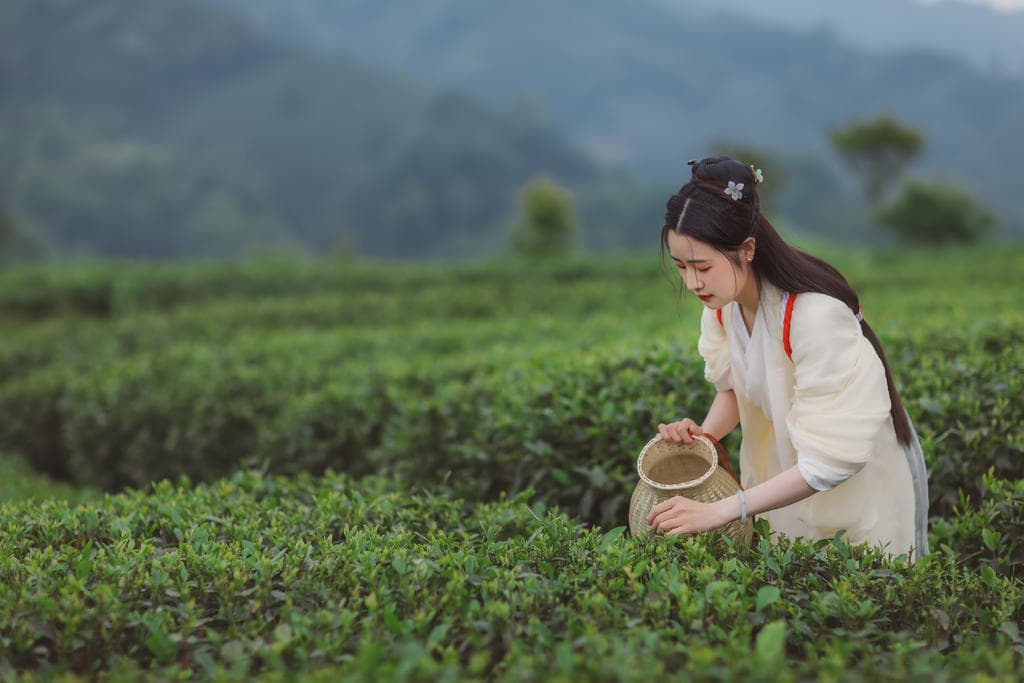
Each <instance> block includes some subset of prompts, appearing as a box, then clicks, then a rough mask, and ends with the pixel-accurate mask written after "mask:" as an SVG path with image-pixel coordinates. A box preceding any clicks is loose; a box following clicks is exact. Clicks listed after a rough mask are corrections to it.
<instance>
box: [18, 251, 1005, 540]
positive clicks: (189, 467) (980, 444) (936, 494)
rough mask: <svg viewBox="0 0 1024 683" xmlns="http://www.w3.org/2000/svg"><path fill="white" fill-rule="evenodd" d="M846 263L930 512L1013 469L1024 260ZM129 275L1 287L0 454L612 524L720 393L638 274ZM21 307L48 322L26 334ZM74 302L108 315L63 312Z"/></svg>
mask: <svg viewBox="0 0 1024 683" xmlns="http://www.w3.org/2000/svg"><path fill="white" fill-rule="evenodd" d="M843 258H844V259H845V261H836V262H837V264H838V265H840V266H841V268H842V269H843V270H844V272H846V273H847V275H848V276H849V277H850V278H851V281H852V282H853V283H854V284H855V286H856V287H858V289H859V290H860V292H861V295H862V300H863V301H864V306H865V311H866V314H867V316H868V320H869V321H870V322H871V323H872V325H873V326H874V327H875V329H876V331H877V332H878V333H879V334H880V335H881V337H882V339H883V342H884V344H885V345H886V350H887V353H888V356H889V358H890V361H891V363H892V366H893V370H894V373H895V376H896V380H897V383H898V385H899V386H900V389H901V393H902V395H903V399H904V402H905V404H906V405H907V408H908V410H909V411H910V414H911V416H912V418H913V420H914V422H915V424H916V426H917V428H918V431H919V434H920V436H921V440H922V444H923V447H924V449H925V453H926V457H927V459H928V464H929V469H930V473H931V495H932V514H933V516H936V517H940V516H945V515H948V514H951V513H952V511H953V509H954V507H955V506H956V504H957V502H958V500H959V495H960V492H961V490H962V491H964V492H965V493H966V494H967V495H970V496H972V497H975V498H976V497H977V496H978V495H979V493H980V491H981V490H982V486H983V480H982V477H983V475H984V473H985V472H987V471H988V470H989V468H994V471H995V473H996V476H998V477H1000V478H1007V479H1014V478H1019V477H1021V476H1022V470H1021V467H1020V463H1021V462H1024V460H1022V454H1024V443H1022V441H1021V438H1020V435H1019V433H1018V431H1019V430H1018V425H1019V424H1020V423H1021V422H1022V421H1024V413H1022V412H1021V406H1024V383H1022V381H1021V377H1020V373H1019V372H1018V371H1017V369H1018V368H1019V367H1021V365H1022V364H1024V359H1022V356H1021V353H1022V351H1021V349H1022V348H1024V346H1021V344H1020V343H1019V342H1020V341H1021V340H1022V339H1024V320H1022V319H1021V317H1020V315H1019V312H1017V311H1019V307H1016V305H1015V302H1016V292H1015V291H1014V290H1012V289H1008V288H1006V287H1005V282H1006V281H1007V280H1008V279H1011V278H1012V277H1013V276H1014V273H1016V272H1018V270H1019V268H1020V267H1021V255H1020V254H1016V253H1015V252H1012V251H1009V252H1008V251H1005V250H1003V251H995V250H979V251H977V252H976V253H973V254H968V253H965V252H963V251H962V250H961V251H957V252H950V253H948V254H942V253H940V252H930V253H927V254H924V255H922V256H921V258H920V259H916V260H915V259H914V258H912V257H910V256H908V254H907V253H906V251H905V250H904V251H901V252H899V253H895V254H894V255H893V259H894V260H893V261H891V262H889V261H886V260H883V259H882V258H881V257H879V256H876V255H870V254H869V253H865V254H863V255H862V256H861V257H860V258H859V259H858V257H857V255H856V253H850V252H847V253H845V254H844V255H843ZM982 264H983V267H982ZM135 268H136V267H131V268H124V267H117V268H113V267H109V268H107V269H106V270H103V269H100V268H93V269H83V270H81V271H78V272H76V271H66V272H61V273H60V274H59V275H56V274H52V273H51V274H50V276H49V277H50V278H51V279H49V280H44V279H43V278H42V276H43V275H44V274H45V273H47V272H49V271H43V270H38V269H36V270H22V271H17V272H12V273H9V274H8V277H6V278H0V284H4V285H6V286H5V287H3V288H0V291H3V292H5V293H6V297H7V298H6V299H4V297H3V296H0V310H3V309H4V308H7V307H12V308H13V313H12V314H11V315H16V316H17V317H15V318H13V320H12V324H11V326H10V327H9V330H8V331H7V332H6V333H5V335H3V337H2V338H0V374H2V375H3V376H4V377H5V378H6V381H4V382H2V383H0V410H2V411H4V414H6V415H8V416H9V417H10V419H9V420H5V421H4V422H3V423H2V424H0V444H2V445H4V446H5V447H7V448H9V449H13V450H15V451H17V452H21V453H23V454H24V455H26V456H28V457H29V459H30V460H31V462H32V463H33V464H34V465H35V466H36V467H38V468H39V469H41V470H42V471H45V472H49V473H51V474H53V475H54V476H58V477H70V478H72V479H74V480H76V481H81V482H88V483H91V484H94V485H97V486H100V487H104V488H115V489H116V488H118V487H121V486H126V485H127V486H144V485H145V484H146V483H148V482H150V481H153V480H156V479H160V478H163V477H172V476H176V475H177V474H181V473H187V474H188V475H189V476H191V477H193V478H195V479H203V480H208V479H213V478H216V477H220V476H225V475H227V474H229V473H230V472H232V471H233V470H234V469H235V468H236V467H238V466H239V465H240V464H244V463H253V464H258V465H260V466H266V467H269V468H270V469H272V470H273V471H276V472H297V471H301V470H309V471H313V472H319V471H323V470H325V469H326V468H334V469H336V470H343V471H346V472H349V473H352V474H364V473H368V472H394V473H398V474H401V475H402V476H403V477H405V478H406V479H407V480H408V481H410V482H416V483H420V484H423V485H430V486H438V487H444V488H446V489H447V490H449V491H451V492H453V493H455V494H456V495H460V496H464V497H466V498H470V499H478V500H487V499H490V498H492V497H493V496H495V495H497V494H498V493H500V492H501V491H508V492H510V493H512V492H516V491H520V490H523V489H525V488H528V487H532V488H533V489H534V491H535V494H536V496H537V497H538V499H539V500H545V501H547V502H549V503H551V504H559V505H562V506H563V507H564V508H565V509H567V510H569V511H570V512H571V513H572V514H574V515H578V516H579V517H581V518H582V519H583V520H584V521H586V522H588V523H599V524H614V523H616V521H617V520H620V519H621V518H622V515H623V514H624V510H625V507H626V504H627V503H628V496H629V494H630V492H631V487H632V484H633V483H635V479H634V478H633V477H634V476H635V475H634V473H633V472H632V457H633V454H635V453H636V451H637V450H638V449H639V447H640V446H642V444H643V443H644V442H645V441H646V440H647V439H648V438H649V437H650V436H651V434H652V431H653V428H654V427H653V426H654V425H656V424H657V423H658V422H659V421H665V420H670V419H678V418H679V417H681V416H685V415H689V416H696V417H700V416H701V415H703V413H704V411H706V409H707V405H708V402H709V401H710V398H711V387H710V385H708V384H707V383H706V382H705V381H704V380H703V376H702V367H701V365H700V360H699V357H698V356H697V354H696V352H695V349H694V341H695V336H696V332H697V325H696V316H697V315H698V314H699V313H700V308H699V307H696V306H692V307H687V308H685V309H684V310H683V314H684V315H683V320H680V319H679V318H680V311H679V310H678V309H677V308H676V304H675V303H674V301H673V295H672V291H671V289H670V288H669V287H668V286H667V284H666V283H665V282H664V281H663V280H662V279H661V278H660V277H659V273H658V271H657V270H656V268H655V267H654V264H653V263H652V259H650V258H649V257H648V258H645V259H643V260H640V259H636V260H632V259H613V258H606V259H604V260H602V261H596V260H592V261H588V262H586V263H582V262H581V263H577V264H571V263H560V264H548V265H544V266H536V267H534V268H533V269H532V270H529V271H525V270H521V269H520V266H518V265H516V264H498V263H495V264H485V265H477V266H473V267H465V268H461V269H448V270H442V269H439V268H428V267H415V268H412V267H409V268H405V267H403V268H402V269H397V270H396V269H394V268H392V267H387V266H384V267H381V266H370V265H368V264H363V265H356V264H346V266H345V269H344V270H336V269H334V268H332V267H326V266H315V265H313V264H306V265H304V266H303V265H301V264H298V263H293V264H291V265H288V264H287V263H285V262H279V263H275V262H266V263H264V264H262V265H260V264H258V263H255V262H254V263H249V264H239V265H236V266H234V267H228V266H223V267H214V266H202V267H199V266H189V267H178V268H174V267H170V266H165V267H162V268H160V269H150V270H149V271H146V270H145V269H139V270H138V271H136V270H135ZM147 273H148V276H147ZM176 273H177V274H178V277H177V279H176V276H175V274H176ZM936 273H941V274H942V278H943V280H942V285H941V287H943V288H947V289H946V290H940V289H937V286H936V284H935V279H934V278H935V274H936ZM30 276H31V277H30ZM44 285H45V286H44ZM275 287H276V288H277V290H278V291H279V292H280V294H279V295H278V296H267V294H268V293H269V292H272V291H274V288H275ZM939 291H949V292H950V293H951V296H946V297H944V296H939V295H937V292H939ZM24 294H29V295H35V296H36V297H37V298H35V299H32V301H34V305H35V306H36V307H38V308H39V309H40V310H43V311H46V310H49V311H51V312H52V313H51V315H50V318H49V319H44V320H43V321H40V322H37V323H35V324H32V325H25V324H24V323H23V322H22V318H21V317H20V316H21V314H20V313H18V312H19V311H21V310H22V308H21V307H22V306H23V305H24V303H23V298H22V296H23V295H24ZM218 294H219V295H222V296H223V297H224V299H223V300H218V299H217V298H216V297H217V296H218ZM72 295H73V296H72ZM637 302H643V306H638V305H637ZM69 310H70V311H74V310H78V311H79V312H80V313H88V312H92V311H97V312H99V313H100V314H101V315H102V316H106V317H101V318H99V319H95V320H88V319H85V320H83V319H82V318H81V317H80V316H72V317H69V318H67V319H64V318H61V317H59V316H58V315H56V312H57V311H64V312H67V311H69ZM1015 312H1016V313H1015ZM627 320H628V325H626V324H625V321H627ZM670 336H672V337H677V338H676V339H674V340H672V341H669V337H670ZM733 438H735V436H734V437H733ZM735 444H736V442H735V441H734V442H731V446H732V448H733V450H735Z"/></svg>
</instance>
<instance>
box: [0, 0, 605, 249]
mask: <svg viewBox="0 0 1024 683" xmlns="http://www.w3.org/2000/svg"><path fill="white" fill-rule="evenodd" d="M0 20H2V25H3V26H4V27H5V35H6V36H7V38H6V39H5V41H4V45H3V46H2V47H0V74H3V75H4V78H3V79H2V82H3V84H4V85H3V88H4V97H3V101H2V104H0V131H2V133H0V159H2V161H0V197H2V196H4V195H6V198H7V201H8V203H9V206H10V211H11V213H12V214H13V215H14V216H15V218H16V219H17V224H18V226H19V229H20V230H21V231H22V233H23V237H22V244H21V247H22V249H23V250H25V251H28V252H32V251H34V252H36V253H46V252H50V253H56V254H65V255H66V254H83V255H88V254H101V255H106V256H117V257H147V258H168V257H170V258H184V257H196V256H220V255H232V254H237V253H239V252H242V251H245V250H247V249H250V248H253V247H259V246H282V245H285V246H287V245H291V246H293V247H298V248H302V249H310V250H322V249H330V248H333V247H334V246H335V245H337V244H341V245H343V246H345V247H346V248H353V247H354V248H355V249H357V250H359V251H362V252H365V253H369V254H376V255H382V256H383V255H387V256H404V257H430V256H440V255H451V254H452V253H454V252H457V251H460V250H461V251H465V252H467V253H472V252H480V251H481V250H484V249H485V248H486V247H492V246H493V245H495V244H498V243H500V242H501V240H502V238H503V234H502V228H503V226H504V225H505V223H506V222H507V221H508V219H509V217H510V214H511V213H512V212H513V211H514V209H515V205H516V200H517V196H516V195H517V192H518V190H519V188H520V187H521V186H522V185H523V184H524V183H525V182H526V181H527V180H528V179H529V178H530V177H531V176H533V175H536V174H540V173H545V174H549V175H551V176H553V177H555V178H556V179H558V180H559V181H561V182H563V183H565V184H568V185H570V186H579V185H581V184H584V183H587V182H590V181H592V180H595V179H597V178H598V172H597V169H596V168H595V167H594V165H593V164H592V162H590V161H589V160H587V159H586V158H585V157H584V156H583V155H582V154H581V153H580V152H579V151H577V150H575V149H573V148H572V146H571V145H570V144H568V143H567V142H566V141H565V140H564V139H563V138H562V136H561V135H560V134H559V133H557V132H556V131H555V130H554V129H553V128H552V127H551V126H550V125H548V124H546V123H544V122H543V121H539V120H537V119H536V118H535V117H532V118H531V117H530V116H527V115H524V114H523V112H522V111H514V110H511V111H494V110H492V109H489V108H487V107H485V106H482V105H480V104H478V103H476V102H473V101H472V100H471V99H470V98H468V97H466V96H463V95H460V94H458V93H454V92H450V91H446V90H444V89H440V88H438V87H436V86H433V85H429V84H425V83H417V82H415V81H413V80H412V79H409V78H406V77H402V76H399V75H396V74H394V73H390V72H388V71H387V70H385V69H381V68H373V67H369V66H365V65H362V64H360V63H358V62H356V61H354V60H352V59H349V58H346V57H343V56H330V57H326V58H325V57H322V56H320V55H317V54H315V53H313V52H310V51H309V50H307V49H305V48H297V47H291V46H288V45H284V44H282V43H280V42H278V41H277V40H276V39H274V38H273V37H270V36H267V35H265V34H264V33H263V32H262V31H261V30H259V29H257V28H253V27H252V26H251V25H250V23H249V22H247V20H245V19H244V18H240V17H237V16H234V15H233V14H231V13H230V12H226V11H223V10H221V9H218V8H216V7H212V6H210V5H209V4H204V3H200V2H194V1H186V2H179V3H174V4H168V3H163V2H160V1H159V0H141V1H135V0H104V1H103V2H101V3H96V2H87V1H85V0H70V1H58V0H12V1H11V2H7V3H4V6H3V8H2V9H0ZM26 234H27V235H30V236H31V237H32V239H29V238H27V237H26V236H25V235H26Z"/></svg>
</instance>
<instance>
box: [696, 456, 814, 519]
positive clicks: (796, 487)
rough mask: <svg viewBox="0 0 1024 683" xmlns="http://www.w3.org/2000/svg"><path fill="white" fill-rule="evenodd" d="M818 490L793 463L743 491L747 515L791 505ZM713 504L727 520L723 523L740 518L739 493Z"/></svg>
mask: <svg viewBox="0 0 1024 683" xmlns="http://www.w3.org/2000/svg"><path fill="white" fill-rule="evenodd" d="M816 492H817V491H816V490H815V489H813V488H811V486H810V485H808V483H807V482H806V481H804V478H803V475H802V474H800V469H799V467H797V466H796V465H793V466H792V467H790V468H789V469H788V470H786V471H784V472H780V473H779V474H776V475H775V476H774V477H772V478H771V479H769V480H768V481H765V482H762V483H760V484H758V485H757V486H755V487H753V488H751V489H748V490H746V491H744V492H743V493H744V495H745V497H746V500H747V516H748V517H750V516H752V515H756V514H760V513H762V512H767V511H769V510H775V509H776V508H781V507H785V506H787V505H791V504H793V503H795V502H797V501H798V500H803V499H804V498H807V497H809V496H810V495H811V494H813V493H816ZM713 505H714V506H715V507H716V508H717V509H718V512H719V513H720V514H721V515H722V518H723V519H724V520H725V521H724V522H723V524H727V523H728V522H731V521H733V520H736V519H739V518H740V512H741V504H740V498H739V495H734V496H729V497H728V498H723V499H722V500H719V501H717V502H715V503H713Z"/></svg>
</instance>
